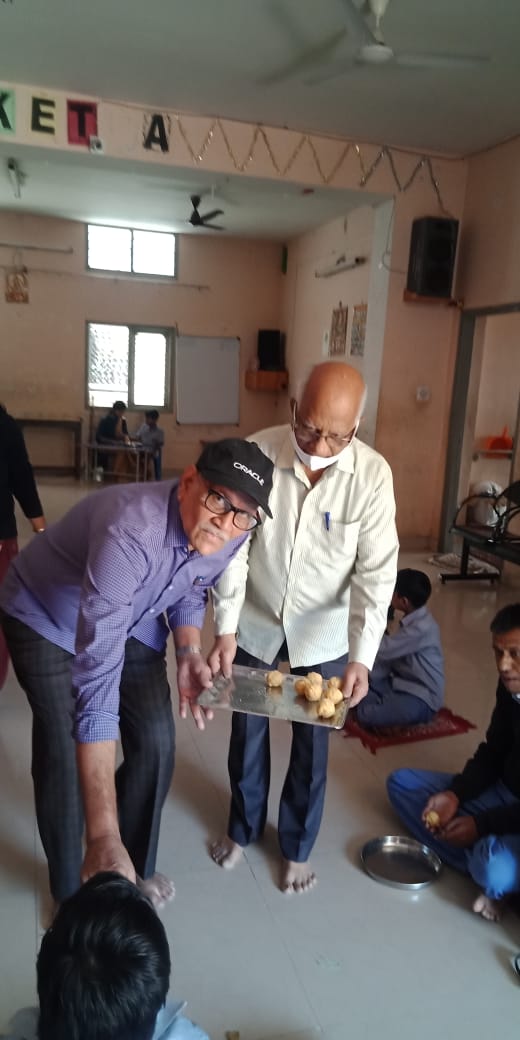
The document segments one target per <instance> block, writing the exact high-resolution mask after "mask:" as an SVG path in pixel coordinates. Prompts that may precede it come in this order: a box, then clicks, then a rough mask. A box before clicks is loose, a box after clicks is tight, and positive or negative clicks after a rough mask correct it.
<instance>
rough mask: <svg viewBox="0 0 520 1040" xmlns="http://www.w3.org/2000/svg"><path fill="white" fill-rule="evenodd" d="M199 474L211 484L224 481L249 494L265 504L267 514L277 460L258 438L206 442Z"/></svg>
mask: <svg viewBox="0 0 520 1040" xmlns="http://www.w3.org/2000/svg"><path fill="white" fill-rule="evenodd" d="M195 465H196V466H197V469H198V471H199V473H201V474H202V476H203V477H205V478H206V480H209V481H210V483H211V482H214V483H215V484H220V485H221V486H222V487H225V488H232V489H233V491H240V492H242V494H243V495H248V496H249V498H252V499H253V502H256V503H257V505H259V506H261V508H262V509H263V510H264V513H267V516H270V517H272V515H273V514H272V513H271V510H270V509H269V495H270V493H271V490H272V487H273V469H274V467H273V463H272V462H271V459H269V458H268V457H267V455H264V453H263V451H261V450H260V448H259V447H258V444H255V442H254V441H244V440H241V439H240V438H238V437H228V438H226V439H225V440H222V441H212V442H211V443H210V444H206V447H205V448H204V451H203V452H202V454H201V455H200V456H199V458H198V460H197V462H196V463H195Z"/></svg>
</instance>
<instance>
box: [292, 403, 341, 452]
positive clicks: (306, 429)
mask: <svg viewBox="0 0 520 1040" xmlns="http://www.w3.org/2000/svg"><path fill="white" fill-rule="evenodd" d="M292 427H293V430H294V433H295V435H296V437H297V438H298V440H300V441H301V442H302V444H316V442H317V441H319V440H321V439H322V438H323V440H324V441H325V443H326V444H328V446H329V448H332V449H333V450H334V448H337V450H338V451H341V450H342V449H343V448H346V447H347V446H348V445H349V444H350V442H351V441H352V440H353V438H354V436H355V433H356V427H354V429H352V430H351V431H350V433H347V434H343V435H342V434H339V433H323V430H318V429H317V428H316V426H309V425H308V424H307V423H305V422H303V421H302V420H301V419H300V418H299V416H298V407H297V405H296V402H294V404H293V413H292Z"/></svg>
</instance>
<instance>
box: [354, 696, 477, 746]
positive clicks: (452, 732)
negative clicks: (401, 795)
mask: <svg viewBox="0 0 520 1040" xmlns="http://www.w3.org/2000/svg"><path fill="white" fill-rule="evenodd" d="M470 729H476V727H475V725H474V724H473V722H468V720H467V719H463V718H462V716H461V715H454V714H453V712H452V711H450V709H449V708H441V710H440V711H439V712H437V715H436V716H435V718H434V719H432V721H431V722H424V723H420V724H419V725H417V726H388V727H385V729H383V728H380V729H373V730H370V731H369V730H367V729H363V727H362V726H360V725H359V724H358V723H357V722H354V720H353V719H348V718H347V721H346V723H345V725H344V727H343V736H344V737H358V738H359V740H360V741H361V743H362V744H363V747H366V748H368V749H369V751H371V753H372V754H373V755H375V753H376V751H377V749H378V748H382V747H391V745H392V744H413V743H414V742H415V741H416V740H434V739H435V738H436V737H453V736H456V734H457V733H467V732H468V730H470Z"/></svg>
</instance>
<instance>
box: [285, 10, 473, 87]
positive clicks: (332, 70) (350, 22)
mask: <svg viewBox="0 0 520 1040" xmlns="http://www.w3.org/2000/svg"><path fill="white" fill-rule="evenodd" d="M389 3H390V0H364V2H363V3H362V4H361V6H358V5H357V4H356V3H355V2H354V0H341V5H342V7H343V22H344V30H343V37H342V36H341V35H340V36H337V37H335V38H334V39H331V41H329V46H328V47H327V46H326V42H325V45H324V44H323V43H321V44H318V45H316V47H315V49H314V50H310V51H308V52H306V54H305V55H301V56H300V58H298V57H297V58H295V59H294V60H293V61H292V62H290V64H288V65H287V67H286V70H285V73H284V70H280V71H279V72H277V73H274V74H273V75H272V76H271V77H270V81H271V82H279V81H280V80H282V79H287V78H289V77H291V76H293V75H294V74H295V73H296V72H297V73H302V72H303V73H304V76H303V79H304V82H305V83H306V84H307V85H314V84H318V83H324V82H325V81H326V80H329V79H334V78H335V77H336V76H341V75H344V74H345V73H347V72H351V71H354V70H355V69H359V67H360V66H367V65H369V66H374V65H378V66H381V65H399V66H408V67H409V68H419V69H421V68H425V69H427V68H445V69H449V68H467V67H469V68H471V67H473V66H475V65H478V64H480V63H481V62H483V61H489V56H487V55H479V54H433V53H429V54H428V53H420V54H410V53H405V52H401V51H398V50H394V49H393V47H391V46H389V45H388V44H387V43H386V40H385V38H384V36H383V30H382V27H381V22H382V19H383V17H384V15H385V13H386V11H387V8H388V5H389ZM343 38H346V39H347V41H348V44H347V48H348V49H347V54H346V55H345V56H344V57H343V58H341V59H338V60H337V61H331V60H330V59H331V57H332V54H333V51H336V50H337V48H338V46H339V45H341V43H342V40H343ZM305 70H308V74H305Z"/></svg>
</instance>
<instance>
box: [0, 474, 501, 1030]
mask: <svg viewBox="0 0 520 1040" xmlns="http://www.w3.org/2000/svg"><path fill="white" fill-rule="evenodd" d="M41 489H42V496H43V498H44V501H45V506H46V511H47V514H48V515H49V518H51V519H53V518H56V517H57V516H59V515H60V513H61V512H62V511H63V509H64V508H66V507H67V506H68V505H69V504H72V502H73V501H74V498H75V497H76V496H77V494H78V493H82V491H81V490H80V491H79V492H78V490H77V489H75V488H73V487H71V486H70V485H66V484H61V485H59V484H57V483H54V484H49V483H47V484H43V482H42V483H41ZM20 528H21V530H22V531H23V532H24V534H25V532H26V530H27V528H26V525H25V524H24V522H23V521H22V522H21V524H20ZM404 561H405V563H406V564H408V565H413V566H418V567H422V568H423V569H425V570H427V571H428V572H429V573H430V575H431V577H432V579H435V586H434V595H433V598H432V604H431V605H432V610H433V612H434V614H435V616H436V618H437V620H438V621H439V623H440V625H441V628H442V633H443V639H444V647H445V652H446V666H447V703H448V706H450V707H451V708H452V709H454V710H455V711H456V712H459V713H461V714H463V715H465V716H466V717H468V718H469V719H471V720H472V721H473V722H475V723H476V724H477V726H478V730H476V731H475V730H473V731H471V732H469V733H467V734H464V735H462V736H458V737H449V738H445V739H442V740H434V741H431V742H426V743H418V744H411V745H407V746H404V747H392V748H388V749H383V750H381V751H379V752H378V753H377V755H376V756H373V755H371V754H370V753H369V752H368V751H366V750H364V749H363V748H362V747H361V746H360V745H359V743H358V742H357V741H355V740H348V741H347V740H344V739H343V738H342V737H341V735H339V734H335V735H334V736H333V738H332V740H331V756H330V770H329V785H328V793H327V802H326V809H325V818H324V821H323V825H322V829H321V834H320V838H319V841H318V844H317V847H316V849H315V854H314V857H313V862H314V865H315V868H316V871H317V873H318V876H319V884H318V885H317V887H316V888H315V889H314V890H313V891H312V892H311V893H308V894H307V895H305V896H292V897H287V896H283V895H282V894H281V893H280V892H279V890H278V888H277V872H278V860H277V847H276V835H275V831H274V827H273V825H274V824H275V822H276V810H277V799H278V795H279V791H280V787H281V784H282V780H283V773H284V768H285V766H286V763H287V756H288V739H289V728H288V727H287V726H286V725H284V724H282V723H280V724H272V736H271V739H272V751H273V755H272V757H273V778H272V801H271V808H270V814H269V826H268V831H267V833H266V837H265V841H264V842H263V843H262V845H260V846H258V847H254V848H251V849H250V850H248V852H247V856H246V859H245V861H244V862H243V863H242V864H241V865H240V866H239V867H237V868H236V870H235V871H231V872H227V871H224V870H221V869H219V868H218V867H216V866H215V865H214V864H213V863H212V861H211V859H210V858H209V856H208V853H207V844H208V840H209V839H211V838H212V837H215V836H217V835H218V834H219V833H220V832H221V831H222V830H223V829H225V824H226V814H227V801H228V784H227V767H226V756H227V740H228V730H229V718H228V717H227V716H226V715H225V714H224V713H221V714H217V717H216V718H215V720H214V722H213V723H212V724H211V725H210V726H209V727H208V728H207V730H206V731H205V733H203V734H199V733H198V732H197V731H196V730H195V728H194V726H193V725H192V724H191V723H190V722H187V721H186V722H178V726H177V746H178V750H177V768H176V773H175V778H174V783H173V787H172V790H171V794H170V797H169V799H168V802H167V805H166V807H165V811H164V815H163V827H162V838H161V849H160V858H159V869H162V870H163V871H165V872H167V873H171V874H172V876H174V878H175V881H176V884H177V897H176V899H175V901H174V903H173V904H171V905H170V906H169V907H168V908H167V910H166V911H165V914H164V920H165V923H166V927H167V929H168V934H169V938H170V941H171V946H172V951H173V963H174V984H173V989H174V991H175V993H176V994H178V995H180V996H183V997H185V998H186V999H187V1000H188V1002H189V1012H190V1013H191V1015H192V1017H193V1018H194V1019H195V1020H197V1021H198V1022H200V1024H201V1025H202V1026H204V1027H205V1028H206V1029H207V1030H208V1032H209V1033H210V1035H211V1037H212V1038H213V1040H223V1037H224V1034H225V1031H226V1030H233V1029H234V1030H239V1032H240V1040H314V1038H316V1037H320V1038H325V1040H368V1038H370V1040H372V1038H376V1037H380V1036H381V1037H382V1036H384V1037H385V1040H392V1038H394V1037H399V1038H400V1040H417V1038H419V1037H420V1038H421V1040H438V1038H439V1037H442V1038H443V1040H452V1038H453V1040H465V1038H466V1037H467V1038H471V1040H489V1037H490V1036H492V1035H493V1034H494V1033H495V1032H497V1033H498V1035H499V1036H500V1038H501V1040H513V1038H515V1040H516V1037H517V1036H518V1028H519V1027H518V1015H519V1010H518V1009H519V1000H520V981H519V980H518V979H517V978H516V976H515V975H514V973H513V971H512V968H511V957H512V955H513V954H514V953H515V952H516V950H517V949H519V948H520V918H518V917H516V916H515V915H514V914H510V915H509V916H506V917H505V919H504V921H503V923H500V924H498V925H493V924H489V923H487V922H484V921H483V920H481V919H480V918H477V917H476V916H475V915H474V914H472V913H471V911H470V907H471V902H472V898H473V896H474V890H473V886H472V884H471V883H470V882H469V881H468V880H465V879H464V878H461V877H459V876H457V875H455V874H453V873H451V872H450V871H449V870H445V871H444V874H443V875H442V877H441V878H440V880H439V881H438V882H437V883H436V884H435V885H434V886H432V887H431V888H428V889H425V890H423V891H422V892H421V893H419V894H409V893H407V892H403V891H398V890H396V889H393V888H388V887H386V886H383V885H379V884H377V883H376V882H374V881H372V880H371V879H370V878H368V877H367V876H366V875H365V874H364V873H363V871H362V870H361V868H360V865H359V849H360V847H361V846H362V844H363V843H364V841H365V840H366V839H367V838H369V837H372V836H375V835H378V834H384V833H398V832H399V830H400V828H399V824H398V823H397V821H396V819H395V817H394V815H393V813H392V810H391V809H390V807H389V805H388V803H387V801H386V797H385V790H384V780H385V777H386V775H387V773H388V772H389V771H390V770H391V769H393V768H395V767H397V766H399V765H402V764H407V765H412V766H413V765H416V766H426V767H431V768H438V769H454V768H458V767H459V766H460V765H462V764H463V763H464V761H465V760H466V758H467V757H468V755H469V754H470V753H471V752H472V750H473V748H474V747H475V746H476V743H477V741H478V739H479V736H480V734H481V733H482V731H483V729H484V728H485V725H486V722H487V720H488V718H489V715H490V712H491V707H492V703H493V697H494V688H495V681H496V680H495V671H494V663H493V660H492V656H491V652H490V638H489V632H488V626H489V621H490V619H491V618H492V616H493V614H494V613H495V611H496V610H497V609H498V607H499V606H502V605H503V604H504V603H506V602H508V601H511V600H513V599H518V598H520V590H519V589H518V587H517V588H516V589H515V588H512V587H507V586H506V585H504V584H503V585H501V586H499V587H493V588H492V587H489V586H487V585H485V584H482V585H480V584H466V583H461V584H454V585H448V586H444V587H443V586H441V585H440V583H439V582H438V573H439V572H438V571H437V570H436V568H435V567H433V566H431V565H428V563H427V562H426V555H425V556H418V555H414V556H413V557H412V556H409V555H407V556H406V557H404ZM207 635H208V640H209V638H210V633H209V631H208V634H207ZM0 719H1V723H2V724H1V726H0V783H1V790H2V793H3V797H2V798H1V800H0V928H1V932H0V934H1V939H2V968H1V971H0V1026H4V1025H5V1023H6V1021H7V1019H8V1018H9V1016H10V1014H11V1013H12V1012H13V1011H14V1010H15V1009H17V1008H18V1007H20V1006H21V1005H23V1004H27V1003H30V1002H31V1001H33V1000H34V960H35V954H36V949H37V945H38V942H39V937H40V934H41V918H42V914H43V913H44V912H45V907H46V903H47V892H46V874H45V867H44V864H43V860H42V853H41V848H40V846H39V841H38V837H37V834H36V831H35V825H34V814H33V806H32V792H31V783H30V776H29V746H30V713H29V711H28V708H27V706H26V704H25V702H24V697H23V695H22V693H21V691H20V690H19V688H18V686H17V684H16V682H15V681H14V679H13V678H12V676H11V677H10V679H9V681H8V683H7V686H6V688H5V689H4V691H3V693H2V695H1V700H0Z"/></svg>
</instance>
